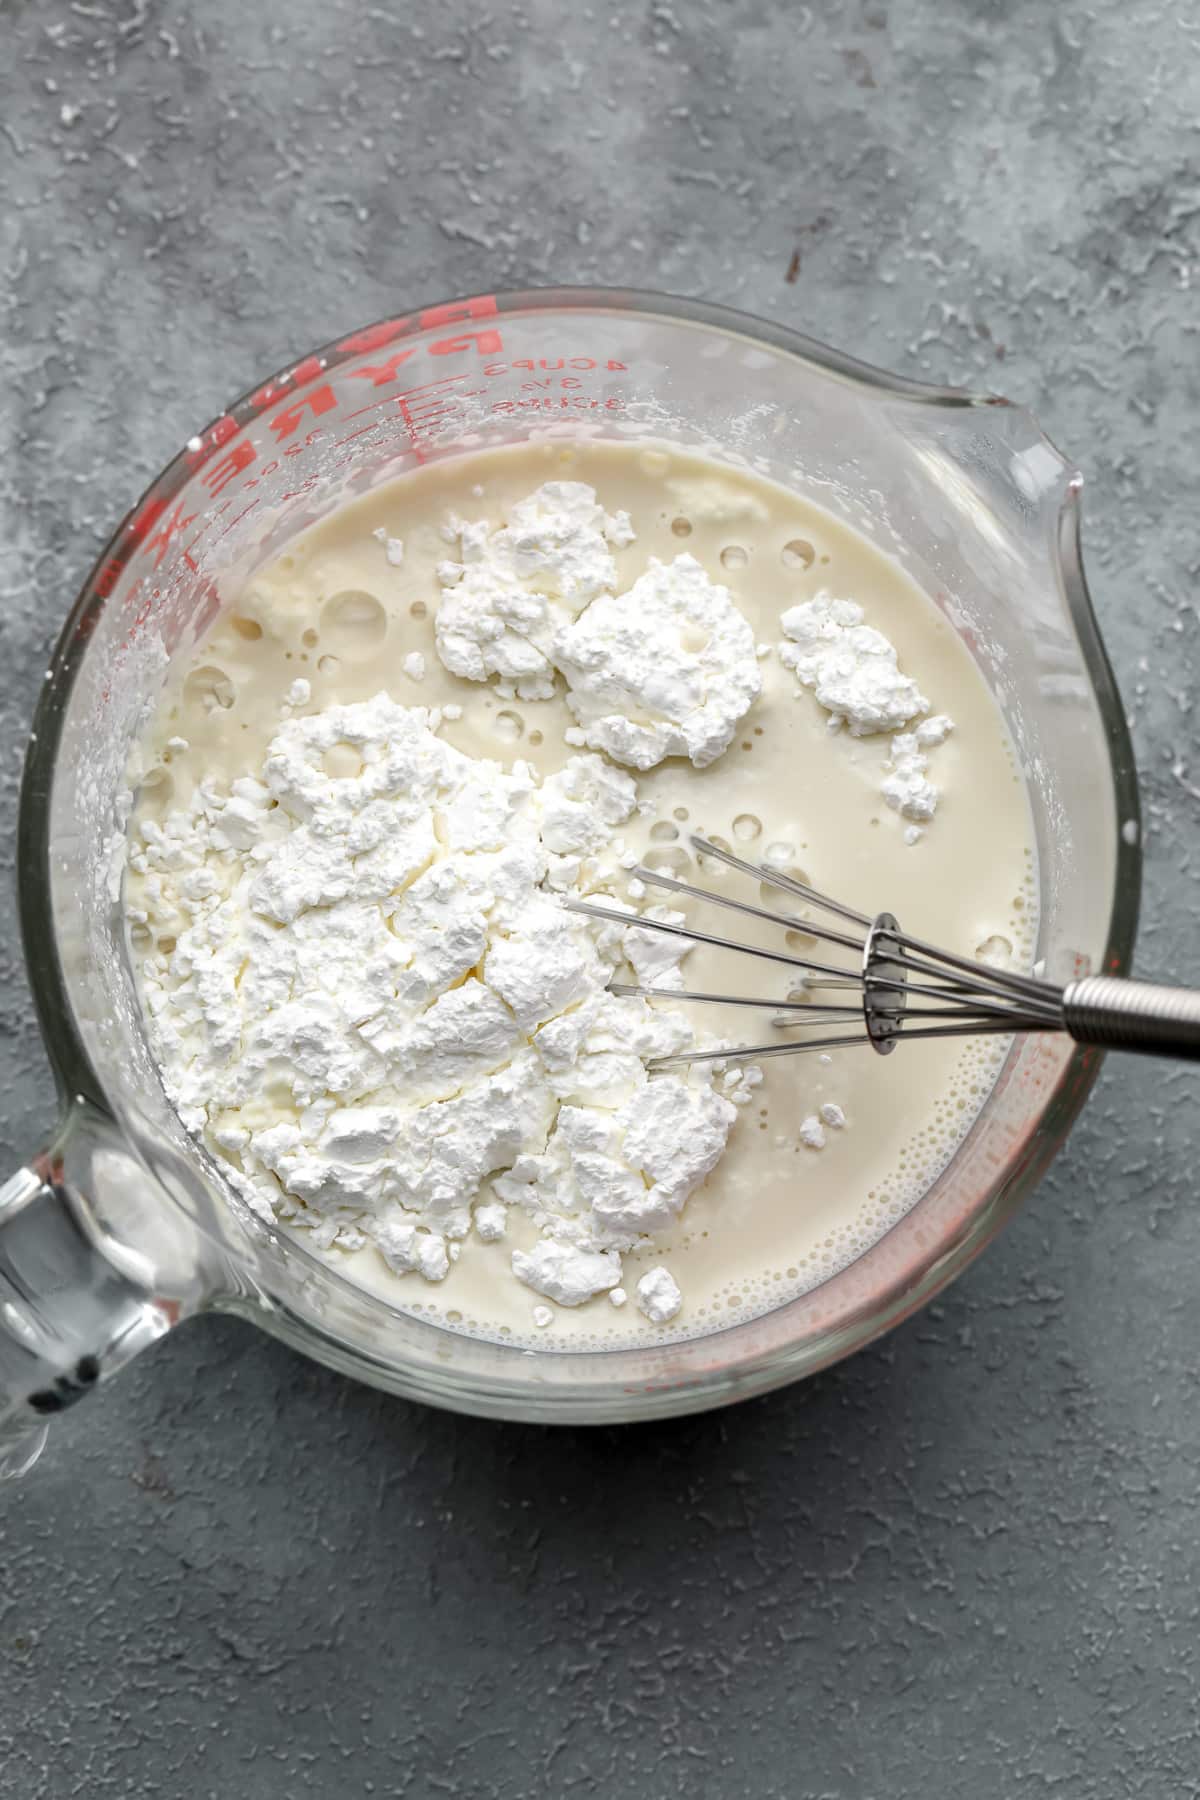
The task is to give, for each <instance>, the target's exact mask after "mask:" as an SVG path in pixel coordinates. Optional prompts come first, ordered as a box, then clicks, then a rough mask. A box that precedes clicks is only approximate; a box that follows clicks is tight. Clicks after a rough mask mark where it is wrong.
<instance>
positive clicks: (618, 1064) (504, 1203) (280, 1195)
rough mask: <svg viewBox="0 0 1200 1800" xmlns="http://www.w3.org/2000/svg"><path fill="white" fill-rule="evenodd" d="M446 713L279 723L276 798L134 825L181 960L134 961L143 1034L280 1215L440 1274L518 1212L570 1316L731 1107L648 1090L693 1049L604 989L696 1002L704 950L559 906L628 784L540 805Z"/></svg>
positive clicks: (193, 1126)
mask: <svg viewBox="0 0 1200 1800" xmlns="http://www.w3.org/2000/svg"><path fill="white" fill-rule="evenodd" d="M437 716H438V715H437V714H436V712H433V713H431V712H429V711H427V710H426V709H424V708H421V707H403V706H400V705H397V704H396V703H395V702H394V701H393V700H391V699H390V698H389V697H388V696H387V695H386V694H379V695H377V696H376V697H375V699H373V700H371V701H366V702H360V703H357V704H354V705H345V706H331V707H329V708H327V709H326V710H325V711H323V712H317V713H311V714H309V715H307V716H306V717H295V716H290V717H285V720H284V722H283V724H282V725H281V726H280V729H279V730H278V732H277V733H276V736H275V737H274V739H273V740H272V742H271V745H270V747H269V750H268V752H267V755H266V758H265V760H264V763H263V765H262V768H261V771H260V772H259V774H258V775H255V776H252V777H250V776H248V777H243V778H241V779H239V780H236V781H234V782H233V783H232V784H231V786H230V787H229V788H228V789H226V788H224V787H222V786H221V785H220V784H218V783H217V782H216V781H213V780H211V779H210V780H206V781H205V782H203V783H202V785H201V787H200V788H199V789H198V790H197V791H196V792H195V794H194V795H193V796H192V800H191V803H190V805H189V806H188V807H187V808H186V809H184V810H180V811H178V812H175V813H172V814H170V815H169V816H168V817H167V819H166V820H165V821H164V822H163V823H162V824H161V825H160V824H156V823H155V822H154V821H152V820H148V819H147V820H144V821H142V823H141V826H140V842H139V841H137V839H136V838H135V841H134V843H133V845H132V847H131V853H130V865H131V867H132V868H133V869H134V870H135V871H136V872H138V873H139V874H140V875H141V876H142V877H143V887H144V891H145V897H146V898H145V909H146V913H147V917H148V920H149V921H150V925H151V929H152V931H153V934H154V936H155V937H168V936H172V937H175V938H176V940H177V941H176V943H175V947H174V948H173V949H171V950H169V951H165V952H164V951H160V950H157V949H156V950H154V951H152V952H151V953H150V954H149V955H148V956H147V957H146V958H145V961H144V964H143V970H142V976H143V993H144V999H145V1006H146V1011H147V1015H148V1019H149V1024H150V1031H151V1036H152V1040H153V1042H154V1046H155V1049H156V1052H157V1055H158V1058H159V1061H160V1063H161V1066H162V1069H163V1076H164V1081H165V1083H166V1086H167V1089H168V1092H169V1093H170V1094H171V1097H172V1099H173V1100H174V1101H175V1103H176V1105H177V1107H178V1109H179V1112H180V1115H181V1117H182V1119H183V1121H184V1123H185V1125H186V1126H187V1127H188V1129H189V1130H191V1131H192V1132H193V1133H195V1134H196V1135H197V1136H198V1137H200V1138H201V1139H202V1140H203V1141H204V1142H205V1143H206V1144H207V1145H208V1147H209V1148H210V1149H212V1150H213V1151H214V1152H215V1153H216V1154H217V1155H218V1156H220V1157H222V1158H223V1159H224V1160H225V1162H226V1164H227V1166H228V1172H229V1179H230V1181H231V1182H232V1183H233V1184H234V1185H235V1186H236V1187H237V1189H238V1190H239V1192H240V1193H241V1194H242V1195H243V1197H244V1198H245V1199H246V1200H247V1202H248V1203H249V1204H250V1205H251V1206H253V1207H255V1208H256V1209H257V1210H258V1211H260V1212H261V1213H263V1214H264V1215H271V1214H276V1215H278V1216H280V1217H282V1218H284V1219H286V1220H289V1221H290V1222H292V1223H294V1224H296V1225H303V1226H305V1227H307V1228H308V1229H310V1230H311V1231H312V1232H313V1235H314V1238H315V1240H316V1241H317V1243H318V1244H319V1245H321V1246H322V1247H329V1246H335V1245H336V1246H341V1247H343V1248H346V1249H357V1248H359V1247H360V1246H361V1245H362V1244H363V1243H365V1242H373V1243H374V1244H375V1246H376V1247H377V1248H378V1250H379V1251H380V1253H381V1254H382V1255H383V1257H384V1258H385V1260H386V1261H387V1262H388V1264H389V1265H390V1266H391V1267H392V1268H393V1269H395V1270H396V1271H397V1272H400V1273H405V1272H413V1273H415V1274H418V1275H420V1276H422V1277H423V1278H424V1279H425V1280H428V1281H440V1280H442V1279H443V1278H444V1276H445V1275H446V1273H447V1272H448V1269H449V1267H450V1263H451V1261H452V1260H453V1258H454V1255H455V1253H456V1250H457V1246H458V1244H459V1243H460V1242H461V1240H462V1239H464V1238H465V1237H466V1236H467V1235H468V1234H469V1233H470V1232H471V1231H472V1229H473V1230H474V1231H475V1233H476V1235H477V1236H478V1237H480V1238H481V1239H482V1240H483V1241H484V1242H489V1243H495V1242H497V1241H499V1240H501V1239H502V1238H503V1237H504V1236H505V1235H506V1233H507V1227H508V1210H509V1209H510V1208H511V1207H512V1206H513V1205H514V1204H515V1205H517V1206H520V1207H521V1208H522V1209H523V1210H524V1211H525V1212H526V1213H527V1214H528V1215H529V1216H530V1217H531V1218H532V1220H533V1221H534V1223H535V1224H536V1225H537V1226H538V1228H539V1229H540V1231H541V1233H542V1235H541V1237H540V1239H539V1240H538V1241H537V1242H536V1244H535V1245H534V1246H533V1248H532V1249H530V1250H526V1251H521V1250H516V1251H514V1252H513V1254H512V1259H511V1260H512V1268H513V1272H514V1274H515V1275H516V1277H517V1279H518V1280H520V1281H522V1282H524V1283H525V1284H526V1285H527V1286H529V1287H531V1288H533V1290H534V1291H535V1292H536V1293H538V1294H540V1295H542V1296H544V1297H545V1298H547V1299H551V1300H554V1301H556V1302H557V1303H558V1304H560V1305H566V1306H575V1305H579V1304H581V1303H582V1302H583V1301H585V1300H587V1299H589V1298H590V1297H591V1296H592V1295H594V1294H597V1293H603V1292H606V1291H612V1290H614V1289H616V1288H617V1287H618V1285H619V1283H620V1279H621V1256H622V1253H623V1252H624V1251H626V1250H629V1249H631V1248H633V1247H634V1246H635V1245H636V1244H637V1243H639V1241H641V1240H642V1239H643V1238H644V1234H645V1233H646V1232H649V1231H653V1230H658V1229H661V1228H662V1227H663V1226H666V1225H669V1224H671V1223H673V1221H674V1220H675V1219H676V1218H677V1217H678V1214H679V1212H680V1210H681V1209H682V1207H683V1205H684V1204H685V1202H686V1200H687V1198H688V1195H689V1194H690V1193H691V1192H692V1191H693V1189H694V1188H695V1187H696V1186H697V1185H698V1183H699V1182H701V1181H702V1180H703V1179H704V1178H705V1176H706V1175H707V1174H708V1173H709V1171H710V1170H711V1169H712V1168H713V1167H714V1166H715V1164H716V1162H717V1161H718V1159H719V1157H720V1156H721V1153H722V1151H723V1150H724V1147H725V1143H726V1139H727V1137H728V1134H729V1130H730V1126H731V1124H732V1122H733V1119H734V1117H735V1109H734V1107H733V1106H732V1105H731V1104H730V1102H729V1101H728V1100H727V1099H725V1098H724V1097H722V1096H721V1095H719V1094H716V1093H714V1092H713V1091H712V1089H711V1087H709V1086H708V1085H707V1084H706V1080H705V1077H704V1075H703V1073H701V1072H698V1073H696V1074H693V1075H689V1078H688V1079H687V1080H686V1081H684V1080H680V1079H679V1078H677V1077H676V1076H674V1075H665V1074H655V1075H648V1073H647V1069H646V1064H647V1062H648V1061H649V1060H650V1059H651V1058H654V1057H657V1056H662V1055H670V1054H672V1053H673V1052H676V1051H678V1050H680V1049H683V1048H686V1047H687V1046H688V1045H689V1044H690V1043H691V1042H693V1033H692V1027H691V1025H690V1023H689V1021H688V1020H687V1019H686V1018H685V1017H684V1016H683V1015H682V1014H679V1013H676V1012H667V1011H654V1010H653V1009H652V1008H651V1007H649V1006H648V1005H647V1004H646V1002H645V1001H643V1000H638V999H620V998H617V997H616V996H614V995H612V994H610V993H609V992H608V991H607V984H608V982H609V980H610V978H611V976H612V974H613V973H614V970H615V969H616V968H617V966H618V965H619V964H620V963H621V962H622V960H624V959H626V958H628V959H629V960H630V961H631V962H632V964H633V966H634V968H635V969H636V970H639V971H649V972H650V973H652V974H653V977H654V980H655V982H656V984H657V985H667V986H670V985H672V984H674V985H678V984H679V983H680V979H681V978H680V976H679V972H678V960H679V957H680V955H682V954H683V953H685V952H686V949H687V948H688V945H687V942H686V940H675V939H666V938H664V937H663V936H662V934H659V933H652V932H649V931H646V930H645V929H644V928H643V929H641V930H639V929H638V927H637V926H636V924H634V925H631V927H630V928H624V927H622V926H620V925H616V924H611V923H604V922H600V921H595V922H592V921H587V920H585V919H583V918H581V917H580V916H579V915H576V914H573V913H569V912H567V911H566V910H565V909H564V908H563V907H562V906H561V905H560V904H559V902H558V899H557V898H556V893H555V889H557V890H558V891H561V892H570V893H576V894H580V893H582V894H586V893H587V892H588V891H589V882H590V880H591V879H592V877H593V874H594V871H595V867H596V857H597V854H598V853H601V852H607V851H608V850H609V849H610V847H611V842H612V837H613V833H614V831H615V830H616V829H617V828H618V827H619V826H620V825H621V824H622V823H623V822H624V821H625V820H626V819H627V818H628V817H629V816H630V814H631V813H632V812H633V810H634V807H635V804H636V788H635V785H634V783H633V781H632V780H631V779H630V777H629V776H628V775H626V774H624V773H622V772H621V771H619V770H616V769H613V768H611V767H610V766H609V765H608V764H606V763H604V762H603V760H602V759H601V758H600V757H598V756H590V755H589V756H582V757H574V758H572V759H571V760H570V761H569V762H568V763H567V764H566V766H565V767H564V768H563V769H562V770H560V771H559V772H558V773H557V774H555V775H553V776H552V777H550V778H549V779H548V780H547V781H545V782H544V783H543V784H541V785H540V786H539V785H538V783H537V780H536V777H535V775H534V772H533V771H532V770H531V769H530V768H529V767H528V766H527V765H525V764H521V763H517V764H516V765H515V766H514V767H513V769H512V770H511V771H505V770H504V769H502V768H501V767H500V766H499V765H498V764H496V763H494V762H490V761H485V760H478V759H474V758H471V757H467V756H464V755H463V754H461V753H460V752H459V751H457V750H455V749H453V748H452V747H451V746H450V745H448V744H446V743H445V742H444V741H443V740H442V739H440V738H439V737H437V736H436V735H435V734H434V731H433V729H432V728H431V727H432V724H433V723H435V722H436V719H437ZM600 897H601V898H603V899H604V900H605V901H606V902H608V903H609V904H613V901H612V897H611V895H608V894H604V895H602V896H600ZM630 916H631V919H636V914H633V913H631V915H630ZM664 946H665V949H664ZM485 1183H488V1184H490V1187H489V1186H485V1185H484V1184H485Z"/></svg>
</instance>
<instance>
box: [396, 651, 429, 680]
mask: <svg viewBox="0 0 1200 1800" xmlns="http://www.w3.org/2000/svg"><path fill="white" fill-rule="evenodd" d="M400 667H401V668H402V669H403V670H404V673H405V674H406V675H407V676H408V679H409V680H410V681H424V679H425V658H424V657H423V656H422V655H421V652H420V651H419V650H410V651H409V653H408V655H407V656H405V657H404V658H402V660H401V663H400Z"/></svg>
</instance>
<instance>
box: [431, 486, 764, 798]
mask: <svg viewBox="0 0 1200 1800" xmlns="http://www.w3.org/2000/svg"><path fill="white" fill-rule="evenodd" d="M448 530H449V535H450V537H451V540H452V541H457V543H458V545H459V556H460V559H461V560H460V561H458V562H446V563H443V564H442V565H441V567H440V568H439V571H438V574H439V579H440V581H441V589H442V591H441V600H440V603H439V606H438V611H437V618H436V621H435V625H436V642H437V650H438V655H439V656H440V658H441V660H442V662H443V663H444V664H445V665H446V667H447V669H449V670H450V672H451V673H452V674H454V675H460V676H464V677H466V678H467V679H469V680H472V681H486V680H487V679H488V678H489V677H490V676H493V675H495V676H498V677H499V682H498V688H499V691H500V692H501V693H502V694H504V695H506V696H509V697H516V698H517V699H520V700H545V699H549V698H550V697H551V696H552V695H553V693H554V673H555V670H556V669H557V670H559V671H560V672H561V673H562V674H563V675H564V676H565V677H566V681H567V687H568V692H567V703H568V705H569V706H570V707H571V710H572V712H573V713H574V714H575V716H576V719H577V720H578V724H577V725H575V726H573V727H571V728H569V730H568V732H567V740H568V742H569V743H571V744H573V745H590V746H591V747H592V748H593V749H596V750H605V751H607V752H608V754H609V755H610V756H612V757H613V758H614V759H615V760H616V761H618V762H622V763H626V764H628V765H629V766H630V767H632V768H636V769H649V768H652V767H653V766H654V765H655V764H656V763H659V762H661V761H662V760H663V758H664V757H667V756H687V757H690V758H691V760H692V762H693V763H694V764H695V765H696V767H697V768H704V767H706V766H707V765H708V764H709V763H711V762H713V761H715V759H716V758H717V757H718V756H720V755H721V753H722V752H723V751H724V750H725V749H727V748H728V746H729V743H730V741H731V740H732V737H733V734H734V732H735V731H736V729H737V726H738V723H739V721H740V720H741V719H742V718H743V717H744V715H745V713H746V711H747V710H748V708H749V707H750V706H751V705H752V704H753V703H754V701H755V700H756V699H757V698H758V695H759V694H760V693H761V691H762V676H761V672H760V671H759V668H758V652H757V647H756V645H755V642H754V635H753V633H752V632H751V630H750V627H749V625H748V624H747V622H746V620H745V619H744V618H743V617H742V615H741V613H740V612H739V611H738V609H737V607H736V606H735V605H734V603H733V600H732V598H731V596H730V594H729V591H728V589H726V588H724V587H720V586H718V585H717V584H716V583H714V582H712V581H710V580H709V578H708V575H707V574H706V572H705V570H704V569H703V568H702V567H701V565H700V563H698V562H697V561H696V559H695V557H693V556H686V555H684V556H677V557H676V558H675V559H674V561H673V562H671V563H661V562H659V561H658V560H657V559H656V558H653V557H652V558H651V559H650V566H649V568H648V569H647V570H646V572H645V573H644V574H643V575H642V576H640V577H639V579H638V580H637V581H635V582H634V584H633V586H632V588H630V589H629V591H628V592H627V593H623V594H617V593H616V592H615V588H616V564H615V562H614V560H613V556H612V548H613V546H616V547H618V548H624V547H626V546H627V545H628V544H630V543H631V542H632V541H633V531H632V528H631V526H630V524H629V520H628V517H627V515H626V514H624V513H620V514H618V515H617V516H616V517H615V518H612V517H609V516H608V515H606V514H605V512H604V509H603V507H602V506H601V505H600V504H599V502H598V501H597V499H596V494H595V490H594V489H592V488H590V487H587V486H585V485H584V484H583V483H582V482H577V481H551V482H546V483H545V484H544V485H543V486H542V487H540V488H538V489H537V491H536V492H535V493H533V494H531V495H529V496H528V498H527V499H525V500H521V501H518V502H517V503H516V504H515V505H514V506H513V507H512V508H511V509H510V512H509V516H508V522H507V523H506V524H505V525H503V526H501V527H500V528H499V529H497V530H495V531H492V530H490V529H489V527H488V523H487V521H486V520H480V521H477V522H475V523H472V524H468V523H465V522H463V521H461V520H455V521H453V522H452V523H451V525H450V527H449V528H448Z"/></svg>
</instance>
